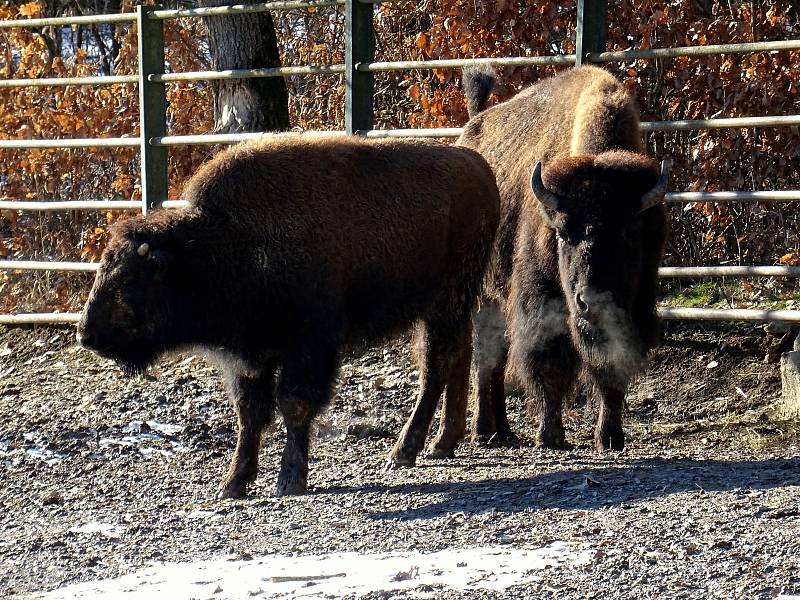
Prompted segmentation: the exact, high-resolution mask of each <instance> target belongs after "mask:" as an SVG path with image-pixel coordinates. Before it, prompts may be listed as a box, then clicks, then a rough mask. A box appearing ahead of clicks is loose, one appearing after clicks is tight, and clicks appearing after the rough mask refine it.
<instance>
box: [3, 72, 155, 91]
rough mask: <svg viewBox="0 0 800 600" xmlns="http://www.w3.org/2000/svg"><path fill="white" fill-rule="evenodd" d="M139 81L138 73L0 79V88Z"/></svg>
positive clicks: (113, 83)
mask: <svg viewBox="0 0 800 600" xmlns="http://www.w3.org/2000/svg"><path fill="white" fill-rule="evenodd" d="M121 83H139V76H138V75H101V76H97V77H47V78H42V79H0V88H17V87H47V86H67V85H117V84H121Z"/></svg>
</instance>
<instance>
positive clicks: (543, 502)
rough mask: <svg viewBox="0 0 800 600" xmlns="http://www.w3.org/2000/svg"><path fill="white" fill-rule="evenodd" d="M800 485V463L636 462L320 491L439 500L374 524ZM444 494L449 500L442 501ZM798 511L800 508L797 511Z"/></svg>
mask: <svg viewBox="0 0 800 600" xmlns="http://www.w3.org/2000/svg"><path fill="white" fill-rule="evenodd" d="M787 485H800V459H777V458H776V459H767V460H756V461H725V460H697V459H660V458H649V459H636V460H629V461H628V462H627V464H625V465H623V466H612V467H608V468H602V467H600V468H584V469H575V470H561V471H554V472H551V473H543V474H540V475H535V476H532V477H523V478H518V479H513V478H500V479H485V480H482V481H466V482H465V481H456V482H446V483H429V484H419V485H395V486H381V485H369V486H360V487H359V486H357V487H344V486H343V487H331V488H327V489H319V490H317V491H316V492H315V493H316V494H320V495H324V494H341V493H349V492H356V491H358V492H362V493H370V492H371V493H384V494H407V495H412V496H423V495H426V496H428V495H430V496H438V497H439V499H437V501H436V502H433V503H429V504H424V505H422V506H417V507H415V508H410V509H406V510H394V511H386V512H374V513H372V514H371V515H370V517H371V518H373V519H376V520H386V519H396V520H401V521H411V520H423V519H433V518H436V517H441V516H444V515H447V514H449V513H457V512H467V513H479V512H484V511H490V510H493V511H495V512H505V513H516V512H521V511H523V510H525V509H541V508H558V509H566V510H591V509H597V508H602V507H611V506H617V507H625V505H626V504H628V503H635V502H638V501H642V500H648V499H653V498H658V497H664V496H668V495H670V494H679V493H682V492H690V491H695V492H697V491H704V492H723V491H734V490H764V489H771V488H776V487H783V486H787ZM441 496H444V499H440V498H441ZM798 514H800V511H799V512H798Z"/></svg>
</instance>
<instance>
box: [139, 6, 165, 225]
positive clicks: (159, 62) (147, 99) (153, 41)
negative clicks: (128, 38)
mask: <svg viewBox="0 0 800 600" xmlns="http://www.w3.org/2000/svg"><path fill="white" fill-rule="evenodd" d="M158 8H160V7H159V6H142V5H139V6H137V7H136V29H137V32H138V42H139V133H140V135H141V138H142V145H141V157H140V158H141V169H142V212H143V213H146V212H147V211H148V210H150V209H153V208H157V207H158V206H160V205H161V203H162V202H164V200H166V199H167V193H168V191H169V182H168V179H167V158H168V150H167V148H165V147H158V146H152V145H151V144H150V139H151V138H153V137H161V136H164V135H166V134H167V90H166V84H164V83H157V82H154V81H149V80H148V75H151V74H163V73H164V21H161V20H156V19H150V18H149V14H150V13H151V12H153V11H154V10H156V9H158Z"/></svg>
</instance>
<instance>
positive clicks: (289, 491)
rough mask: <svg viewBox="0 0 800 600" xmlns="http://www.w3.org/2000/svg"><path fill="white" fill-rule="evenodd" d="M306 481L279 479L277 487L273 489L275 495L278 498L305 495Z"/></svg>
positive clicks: (303, 479) (300, 479)
mask: <svg viewBox="0 0 800 600" xmlns="http://www.w3.org/2000/svg"><path fill="white" fill-rule="evenodd" d="M306 488H307V484H306V480H305V478H299V477H297V478H293V477H287V478H279V479H278V485H277V487H276V489H275V495H276V496H278V497H280V496H299V495H301V494H305V493H306Z"/></svg>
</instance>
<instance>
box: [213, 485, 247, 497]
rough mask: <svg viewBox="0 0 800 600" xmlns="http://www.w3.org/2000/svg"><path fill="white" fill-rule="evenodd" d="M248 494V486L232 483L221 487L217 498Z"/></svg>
mask: <svg viewBox="0 0 800 600" xmlns="http://www.w3.org/2000/svg"><path fill="white" fill-rule="evenodd" d="M246 495H247V486H246V485H240V484H233V483H230V484H228V485H225V486H223V487H221V488H220V490H219V491H218V492H217V500H226V499H229V498H231V499H237V498H244V497H245V496H246Z"/></svg>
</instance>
